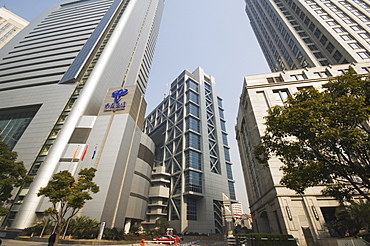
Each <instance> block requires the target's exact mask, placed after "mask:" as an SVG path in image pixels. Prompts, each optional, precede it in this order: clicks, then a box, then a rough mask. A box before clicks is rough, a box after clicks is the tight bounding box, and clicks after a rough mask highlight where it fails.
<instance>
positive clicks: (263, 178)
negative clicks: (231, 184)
mask: <svg viewBox="0 0 370 246" xmlns="http://www.w3.org/2000/svg"><path fill="white" fill-rule="evenodd" d="M351 66H352V67H353V69H354V70H355V72H356V73H357V74H368V73H369V71H370V62H366V63H365V62H364V63H356V64H353V65H351ZM348 69H349V65H348V64H341V65H334V66H330V67H329V66H328V67H313V68H304V69H297V70H291V71H285V72H274V73H268V74H259V75H250V76H246V77H245V83H244V86H243V91H242V95H241V97H240V104H239V112H238V117H237V125H236V135H237V141H238V146H239V152H240V159H241V163H242V168H243V173H244V180H245V184H246V188H247V194H248V201H249V204H250V210H251V214H252V218H253V229H254V231H255V232H259V233H276V234H290V235H292V236H293V237H294V238H297V239H298V240H299V243H300V245H303V246H315V245H331V243H330V242H329V240H330V232H329V230H328V228H327V227H326V226H325V223H328V222H330V221H332V220H333V218H335V210H336V207H338V206H339V202H338V201H337V200H336V199H335V198H334V197H328V196H325V195H323V194H322V190H323V189H324V188H325V185H323V186H314V187H310V188H308V189H306V190H305V194H304V195H301V194H296V192H295V191H293V190H291V189H288V188H286V187H285V186H284V185H282V184H280V180H281V178H282V177H283V171H282V170H281V169H280V167H281V166H283V163H282V162H281V161H280V159H279V158H278V157H276V156H271V158H270V159H269V161H268V167H266V166H265V165H263V164H260V163H258V161H257V160H256V158H255V154H254V149H255V146H257V145H258V144H259V143H260V141H261V136H262V135H264V133H265V129H266V125H265V124H264V122H265V119H264V117H265V116H266V115H267V110H268V109H269V108H271V107H273V106H276V105H281V106H282V105H284V101H285V100H286V99H287V97H288V96H289V95H292V94H294V93H295V92H297V91H299V90H302V89H306V88H308V87H313V86H314V87H320V86H321V85H322V84H324V83H327V82H328V80H329V79H330V78H331V77H333V76H338V75H341V74H343V73H344V72H346V71H348ZM276 78H279V81H280V82H275V83H271V81H272V80H273V79H275V81H276ZM335 243H336V242H335Z"/></svg>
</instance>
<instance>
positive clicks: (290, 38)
mask: <svg viewBox="0 0 370 246" xmlns="http://www.w3.org/2000/svg"><path fill="white" fill-rule="evenodd" d="M245 3H246V12H247V14H248V16H249V19H250V22H251V25H252V28H253V30H254V32H255V34H256V36H257V39H258V42H259V44H260V46H261V48H262V51H263V53H264V55H265V57H266V60H267V62H268V64H269V66H270V69H271V71H273V72H275V71H283V70H294V69H297V68H305V67H318V66H326V65H329V64H330V65H335V64H345V63H352V62H364V61H367V60H369V59H370V4H369V2H368V1H364V0H305V1H295V0H245Z"/></svg>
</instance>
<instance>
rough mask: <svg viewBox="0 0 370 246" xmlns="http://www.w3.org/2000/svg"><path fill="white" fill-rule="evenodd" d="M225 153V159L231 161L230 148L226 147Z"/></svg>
mask: <svg viewBox="0 0 370 246" xmlns="http://www.w3.org/2000/svg"><path fill="white" fill-rule="evenodd" d="M224 153H225V160H226V161H231V159H230V151H229V148H227V147H224Z"/></svg>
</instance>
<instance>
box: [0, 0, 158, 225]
mask: <svg viewBox="0 0 370 246" xmlns="http://www.w3.org/2000/svg"><path fill="white" fill-rule="evenodd" d="M163 8H164V0H146V1H138V0H71V1H67V2H64V3H61V4H56V5H53V6H52V7H50V8H48V9H47V10H45V11H44V12H43V13H42V14H41V15H40V16H39V17H37V18H36V19H35V20H34V21H33V22H32V23H31V24H29V25H28V26H27V27H26V28H25V29H23V30H22V31H21V32H20V33H19V34H18V35H17V36H16V37H14V38H13V39H12V40H11V41H10V42H9V43H8V44H7V45H5V46H4V47H3V48H2V49H1V50H0V69H1V75H0V81H1V83H0V100H1V109H0V129H1V132H0V135H1V136H2V137H3V140H4V141H5V142H6V143H8V144H9V147H10V149H12V150H14V151H17V152H18V160H21V161H23V162H24V165H25V167H26V168H27V169H28V170H29V174H30V175H31V176H33V177H34V180H33V182H32V183H29V184H25V185H24V186H22V187H21V188H20V189H19V190H18V192H17V193H16V194H14V203H13V204H12V206H11V208H10V209H11V212H10V214H9V215H8V216H7V217H6V218H4V222H3V225H6V226H9V227H10V228H19V229H22V228H25V227H28V226H31V225H32V224H33V223H34V222H35V221H36V220H37V219H40V218H42V217H43V211H44V209H46V208H47V207H48V206H49V203H48V201H47V199H46V198H43V197H37V195H36V193H37V192H38V190H39V189H40V187H45V186H46V185H47V183H48V181H49V180H50V178H51V177H52V175H53V174H54V173H56V172H58V171H60V170H69V171H70V172H71V173H73V174H76V173H78V170H79V169H81V168H85V167H95V168H97V173H96V177H95V179H94V181H95V182H96V183H97V185H98V186H99V187H100V192H99V193H97V194H94V195H93V201H90V202H87V203H86V205H85V206H84V208H83V209H82V211H81V213H80V215H86V216H89V217H91V218H93V219H96V220H98V221H101V222H105V223H106V226H107V227H120V228H122V227H125V228H126V230H127V228H129V226H130V224H131V223H136V222H139V221H142V220H143V219H144V217H145V210H146V206H147V202H148V200H147V193H148V189H149V185H150V182H149V181H150V173H151V165H152V161H153V153H154V143H153V142H152V141H151V140H150V139H149V138H148V137H147V136H146V135H144V134H143V133H142V128H143V121H144V115H145V108H146V103H145V100H144V99H143V95H144V93H145V90H146V83H147V79H148V75H149V70H150V67H151V61H152V57H153V53H154V48H155V43H156V39H157V35H158V30H159V25H160V20H161V15H162V12H163Z"/></svg>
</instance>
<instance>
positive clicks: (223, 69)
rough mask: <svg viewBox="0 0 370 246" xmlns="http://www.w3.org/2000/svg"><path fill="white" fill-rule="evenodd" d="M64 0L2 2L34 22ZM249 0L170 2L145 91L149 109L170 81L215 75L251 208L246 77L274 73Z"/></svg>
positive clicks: (241, 194) (239, 180)
mask: <svg viewBox="0 0 370 246" xmlns="http://www.w3.org/2000/svg"><path fill="white" fill-rule="evenodd" d="M59 2H63V1H60V0H0V6H1V7H2V6H4V4H5V6H6V8H7V9H9V10H10V11H12V12H14V13H15V14H17V15H19V16H21V17H23V18H24V19H26V20H28V21H32V20H33V19H34V18H35V17H36V16H38V15H39V14H40V13H41V12H42V11H44V10H45V9H46V8H48V7H50V6H51V5H53V4H55V3H59ZM244 8H245V3H244V0H166V6H165V10H164V14H163V18H162V24H161V28H160V32H159V37H158V41H157V46H156V51H155V55H154V60H153V66H152V70H151V74H150V78H149V85H148V89H147V92H146V96H145V97H146V100H147V103H148V108H147V112H150V111H152V109H153V108H155V107H156V106H157V105H158V104H159V103H160V102H161V101H162V99H163V95H164V93H165V91H166V84H168V85H169V84H171V82H172V81H173V80H174V79H175V78H176V77H177V76H178V75H179V74H180V73H181V72H182V71H183V70H184V69H186V70H188V71H190V72H193V71H194V70H195V69H196V68H197V67H202V68H203V69H204V71H205V72H206V73H207V74H209V75H212V76H214V77H215V79H216V85H217V93H218V96H220V97H221V98H223V106H224V108H225V117H226V120H227V122H226V124H227V130H228V133H229V145H230V147H231V150H230V153H231V158H232V162H233V164H234V165H233V172H234V179H235V180H236V184H235V188H236V192H237V198H238V200H240V201H241V202H242V203H243V208H244V210H245V212H248V211H249V209H248V208H247V206H248V205H247V204H248V203H247V197H246V191H245V185H244V181H243V174H242V170H241V166H240V159H239V153H238V147H237V143H236V140H235V131H234V126H235V124H236V116H237V111H238V104H239V96H240V94H241V89H242V86H243V78H244V76H246V75H252V74H260V73H269V71H270V70H269V68H268V66H267V63H266V61H265V59H264V57H263V55H262V52H261V49H260V47H259V45H258V42H257V40H256V38H255V36H254V34H253V31H252V29H251V27H250V25H249V20H248V17H247V15H246V13H245V11H244Z"/></svg>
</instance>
